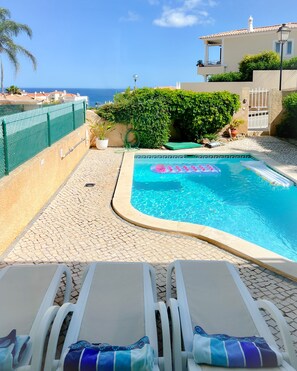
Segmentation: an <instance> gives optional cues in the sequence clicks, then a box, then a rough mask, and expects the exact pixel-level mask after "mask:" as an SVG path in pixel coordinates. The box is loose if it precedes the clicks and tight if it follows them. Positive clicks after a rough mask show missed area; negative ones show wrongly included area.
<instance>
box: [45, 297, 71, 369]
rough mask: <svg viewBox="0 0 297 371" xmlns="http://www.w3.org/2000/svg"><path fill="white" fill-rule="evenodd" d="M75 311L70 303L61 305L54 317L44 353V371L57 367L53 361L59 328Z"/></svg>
mask: <svg viewBox="0 0 297 371" xmlns="http://www.w3.org/2000/svg"><path fill="white" fill-rule="evenodd" d="M74 309H75V305H74V304H72V303H65V304H63V305H62V306H61V307H60V308H59V310H58V313H57V315H56V318H55V320H54V323H53V326H52V329H51V333H50V337H49V341H48V347H47V352H46V358H45V363H44V371H51V370H52V369H56V368H57V367H55V368H54V367H53V366H55V364H56V363H57V361H56V360H55V356H56V351H57V345H58V340H59V336H60V332H61V327H62V325H63V322H64V320H65V318H66V316H67V315H68V314H69V313H71V312H73V311H74Z"/></svg>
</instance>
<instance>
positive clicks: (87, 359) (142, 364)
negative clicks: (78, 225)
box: [63, 336, 154, 371]
mask: <svg viewBox="0 0 297 371" xmlns="http://www.w3.org/2000/svg"><path fill="white" fill-rule="evenodd" d="M153 367H154V351H153V348H152V347H151V345H150V342H149V338H148V337H147V336H145V337H143V338H141V339H140V340H139V341H137V342H136V343H134V344H131V345H128V346H119V345H110V344H105V343H99V344H91V343H89V342H87V341H84V340H81V341H78V342H77V343H75V344H72V345H71V346H70V347H69V349H68V352H67V354H66V356H65V358H64V363H63V370H64V371H88V370H94V371H111V370H112V371H130V370H133V371H151V370H153Z"/></svg>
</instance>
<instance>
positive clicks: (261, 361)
mask: <svg viewBox="0 0 297 371" xmlns="http://www.w3.org/2000/svg"><path fill="white" fill-rule="evenodd" d="M193 357H194V361H195V362H196V363H199V364H200V363H201V364H202V363H203V364H208V365H212V366H220V367H239V368H243V367H245V368H258V367H278V366H280V365H281V364H282V355H281V354H280V353H279V352H278V351H276V350H273V349H271V347H270V346H269V345H268V344H267V342H266V341H265V339H264V338H262V337H257V336H250V337H235V336H229V335H225V334H213V335H209V334H207V333H206V332H205V331H204V330H203V329H202V328H201V327H200V326H196V327H195V329H194V341H193Z"/></svg>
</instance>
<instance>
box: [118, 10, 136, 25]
mask: <svg viewBox="0 0 297 371" xmlns="http://www.w3.org/2000/svg"><path fill="white" fill-rule="evenodd" d="M139 20H140V16H139V15H138V14H137V13H135V12H132V11H131V10H130V11H129V12H128V14H127V15H126V16H125V17H122V18H120V21H122V22H137V21H139Z"/></svg>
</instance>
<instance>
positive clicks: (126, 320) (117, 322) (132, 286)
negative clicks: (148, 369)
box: [78, 263, 145, 345]
mask: <svg viewBox="0 0 297 371" xmlns="http://www.w3.org/2000/svg"><path fill="white" fill-rule="evenodd" d="M115 265H116V266H115ZM93 267H94V266H92V265H91V267H90V270H91V271H92V269H93ZM91 271H90V272H89V273H88V274H87V277H86V279H90V278H91V277H90V276H89V277H88V275H90V273H91ZM91 280H92V282H91V284H90V291H89V294H88V298H87V302H86V305H85V310H84V314H83V317H82V322H81V328H80V333H79V335H78V339H79V340H81V339H88V341H90V342H107V343H110V344H115V345H128V344H132V343H134V342H135V341H137V340H139V339H140V338H141V337H143V336H144V335H145V326H144V318H145V315H144V294H143V292H144V287H143V285H144V284H143V265H142V264H137V263H136V264H132V265H131V263H129V264H125V263H103V264H101V263H97V264H96V265H95V269H94V272H93V274H92V279H91ZM84 286H85V284H84V285H83V289H84Z"/></svg>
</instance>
